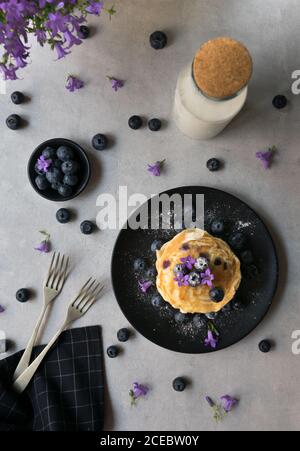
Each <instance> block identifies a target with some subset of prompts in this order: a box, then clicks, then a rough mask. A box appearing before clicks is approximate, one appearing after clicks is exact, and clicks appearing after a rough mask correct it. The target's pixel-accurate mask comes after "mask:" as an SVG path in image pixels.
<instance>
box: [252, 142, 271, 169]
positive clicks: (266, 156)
mask: <svg viewBox="0 0 300 451" xmlns="http://www.w3.org/2000/svg"><path fill="white" fill-rule="evenodd" d="M275 151H276V147H275V146H273V147H272V148H271V149H269V150H268V151H267V152H257V153H256V158H258V159H259V160H260V161H261V162H262V164H263V167H264V169H266V170H267V169H270V167H271V163H272V159H273V156H274V153H275Z"/></svg>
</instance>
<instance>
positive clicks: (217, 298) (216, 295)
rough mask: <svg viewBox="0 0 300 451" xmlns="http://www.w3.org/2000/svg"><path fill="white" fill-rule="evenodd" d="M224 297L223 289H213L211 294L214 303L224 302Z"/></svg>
mask: <svg viewBox="0 0 300 451" xmlns="http://www.w3.org/2000/svg"><path fill="white" fill-rule="evenodd" d="M224 295H225V294H224V290H222V288H212V289H211V290H210V292H209V296H210V299H211V300H212V301H213V302H222V301H223V299H224Z"/></svg>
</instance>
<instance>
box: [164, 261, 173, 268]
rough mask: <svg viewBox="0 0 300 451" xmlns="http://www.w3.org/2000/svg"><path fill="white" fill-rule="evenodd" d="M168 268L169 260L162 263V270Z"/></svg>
mask: <svg viewBox="0 0 300 451" xmlns="http://www.w3.org/2000/svg"><path fill="white" fill-rule="evenodd" d="M170 266H171V262H170V260H165V261H164V262H163V268H164V269H168V268H169V267H170Z"/></svg>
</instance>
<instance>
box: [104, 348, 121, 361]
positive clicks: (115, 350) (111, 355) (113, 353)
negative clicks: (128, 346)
mask: <svg viewBox="0 0 300 451" xmlns="http://www.w3.org/2000/svg"><path fill="white" fill-rule="evenodd" d="M106 353H107V355H108V357H109V358H110V359H115V358H116V357H118V355H119V349H118V347H117V346H109V347H108V348H107V350H106Z"/></svg>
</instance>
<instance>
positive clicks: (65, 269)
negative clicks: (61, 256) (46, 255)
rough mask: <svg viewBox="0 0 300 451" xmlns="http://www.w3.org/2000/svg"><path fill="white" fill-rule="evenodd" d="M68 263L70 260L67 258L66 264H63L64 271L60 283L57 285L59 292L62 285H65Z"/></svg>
mask: <svg viewBox="0 0 300 451" xmlns="http://www.w3.org/2000/svg"><path fill="white" fill-rule="evenodd" d="M69 262H70V259H69V257H68V258H67V261H66V264H65V268H64V271H63V272H62V274H61V279H60V283H59V286H58V290H59V291H61V290H62V287H63V285H64V283H65V280H66V277H67V273H68V268H69Z"/></svg>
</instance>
